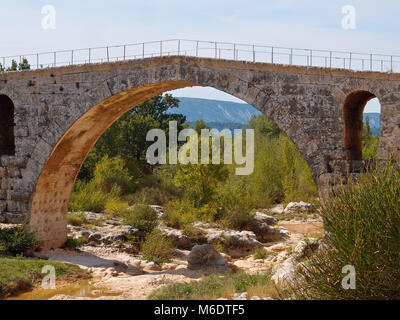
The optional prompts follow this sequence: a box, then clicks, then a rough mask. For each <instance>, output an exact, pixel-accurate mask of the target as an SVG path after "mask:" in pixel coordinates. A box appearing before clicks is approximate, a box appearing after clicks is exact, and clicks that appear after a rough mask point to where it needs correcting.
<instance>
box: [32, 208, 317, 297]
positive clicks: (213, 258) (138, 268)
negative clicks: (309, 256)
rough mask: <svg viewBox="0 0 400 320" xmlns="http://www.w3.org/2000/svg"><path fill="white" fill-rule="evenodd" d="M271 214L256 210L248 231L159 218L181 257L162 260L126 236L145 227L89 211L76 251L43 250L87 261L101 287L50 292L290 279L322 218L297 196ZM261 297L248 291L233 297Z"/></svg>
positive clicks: (121, 291) (134, 291) (73, 233)
mask: <svg viewBox="0 0 400 320" xmlns="http://www.w3.org/2000/svg"><path fill="white" fill-rule="evenodd" d="M152 207H153V209H154V210H156V211H157V212H158V213H159V216H160V217H161V216H162V215H163V211H162V208H161V207H157V206H152ZM267 213H268V214H266V212H257V214H256V215H255V217H254V219H253V220H252V221H251V222H250V223H249V224H248V226H247V227H246V229H247V230H244V231H235V230H227V229H222V228H220V227H217V226H211V225H209V224H203V223H200V222H198V223H196V224H195V227H196V230H200V232H198V234H197V235H196V237H192V238H190V237H188V236H186V235H184V234H183V233H182V232H181V231H180V230H176V229H172V228H168V227H166V226H165V225H164V224H163V223H162V222H160V225H159V229H160V230H161V231H162V232H163V233H164V234H165V235H167V236H168V237H169V238H171V239H172V240H173V243H174V245H175V246H176V247H177V249H176V252H175V253H176V254H175V257H174V258H173V259H172V260H171V261H170V262H169V263H165V264H162V265H161V266H159V265H157V264H155V263H154V262H150V261H146V260H143V259H142V258H141V256H140V254H139V252H138V248H137V245H136V244H135V243H130V242H129V241H127V238H129V236H127V235H130V236H134V237H142V236H143V234H142V233H141V232H140V231H139V230H137V229H135V228H133V227H130V226H124V225H122V224H121V221H120V220H118V219H114V220H103V215H101V214H94V213H84V214H85V216H86V218H87V219H88V221H89V223H90V222H92V223H93V224H91V225H85V226H81V227H73V226H68V230H69V237H71V238H74V239H82V238H84V239H86V240H85V242H84V243H83V245H82V246H80V247H79V250H78V251H76V250H63V249H57V250H54V251H48V252H41V253H40V254H39V257H40V258H45V259H49V260H55V261H62V262H69V263H72V264H76V265H79V266H81V267H82V268H86V269H88V270H89V271H90V272H91V273H92V276H93V278H92V280H91V282H90V286H91V288H92V289H93V291H96V288H101V290H100V289H99V290H97V293H96V292H95V293H96V294H94V295H93V294H91V295H90V297H82V296H79V295H78V296H72V295H64V294H58V295H56V296H54V297H53V298H52V299H100V300H101V299H119V300H132V299H134V300H137V299H146V298H147V297H148V295H149V294H150V293H151V292H152V291H153V290H155V289H157V288H159V287H160V286H163V285H166V284H171V283H177V282H187V281H192V280H199V279H201V277H203V276H204V275H206V274H210V273H215V272H217V273H221V274H223V273H226V272H229V271H234V272H236V271H239V270H242V271H244V272H246V273H252V274H254V273H260V272H263V271H268V270H270V269H272V270H273V280H274V281H276V282H280V281H283V280H285V279H290V277H291V273H292V271H293V270H294V268H295V265H296V263H298V262H299V260H300V259H301V257H302V256H303V255H304V254H305V252H306V250H307V249H309V248H314V247H316V246H317V245H318V239H319V238H320V237H321V236H322V233H323V226H322V220H321V218H320V217H319V216H318V213H317V210H315V208H314V207H313V206H312V205H310V204H307V203H291V204H289V205H288V206H287V207H286V208H283V207H282V206H276V207H274V208H272V209H270V210H268V212H267ZM160 221H161V219H160ZM215 248H217V249H218V250H219V251H221V252H217V251H216V250H215ZM262 248H264V249H265V253H264V254H263V256H262V257H257V256H255V255H254V252H256V251H259V250H260V249H262ZM258 298H260V297H247V296H246V295H245V294H238V295H235V297H234V299H258ZM264 298H265V297H264ZM267 298H268V297H267Z"/></svg>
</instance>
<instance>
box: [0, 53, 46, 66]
mask: <svg viewBox="0 0 400 320" xmlns="http://www.w3.org/2000/svg"><path fill="white" fill-rule="evenodd" d="M36 66H37V69H39V53H37V54H36ZM3 67H4V66H3Z"/></svg>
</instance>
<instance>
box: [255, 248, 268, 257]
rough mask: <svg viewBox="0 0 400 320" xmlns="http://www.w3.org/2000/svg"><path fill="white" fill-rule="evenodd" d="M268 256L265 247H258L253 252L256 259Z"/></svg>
mask: <svg viewBox="0 0 400 320" xmlns="http://www.w3.org/2000/svg"><path fill="white" fill-rule="evenodd" d="M267 256H268V251H267V250H265V248H258V249H256V250H255V251H254V253H253V258H254V259H265V258H266V257H267Z"/></svg>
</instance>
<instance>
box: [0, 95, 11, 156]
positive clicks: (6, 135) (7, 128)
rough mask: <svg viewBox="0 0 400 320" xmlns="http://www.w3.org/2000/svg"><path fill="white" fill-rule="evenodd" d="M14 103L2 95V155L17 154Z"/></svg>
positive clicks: (0, 116) (0, 96)
mask: <svg viewBox="0 0 400 320" xmlns="http://www.w3.org/2000/svg"><path fill="white" fill-rule="evenodd" d="M14 127H15V124H14V103H13V102H12V100H11V99H10V98H9V97H8V96H6V95H4V94H1V95H0V155H11V156H12V155H14V154H15V139H14Z"/></svg>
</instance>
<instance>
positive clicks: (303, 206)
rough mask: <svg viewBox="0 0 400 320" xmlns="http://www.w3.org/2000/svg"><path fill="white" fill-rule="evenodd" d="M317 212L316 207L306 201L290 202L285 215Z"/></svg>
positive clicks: (284, 211)
mask: <svg viewBox="0 0 400 320" xmlns="http://www.w3.org/2000/svg"><path fill="white" fill-rule="evenodd" d="M313 210H315V206H314V205H313V204H311V203H307V202H304V201H300V202H290V203H289V204H288V205H287V206H286V208H285V210H283V213H293V212H310V211H313Z"/></svg>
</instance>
